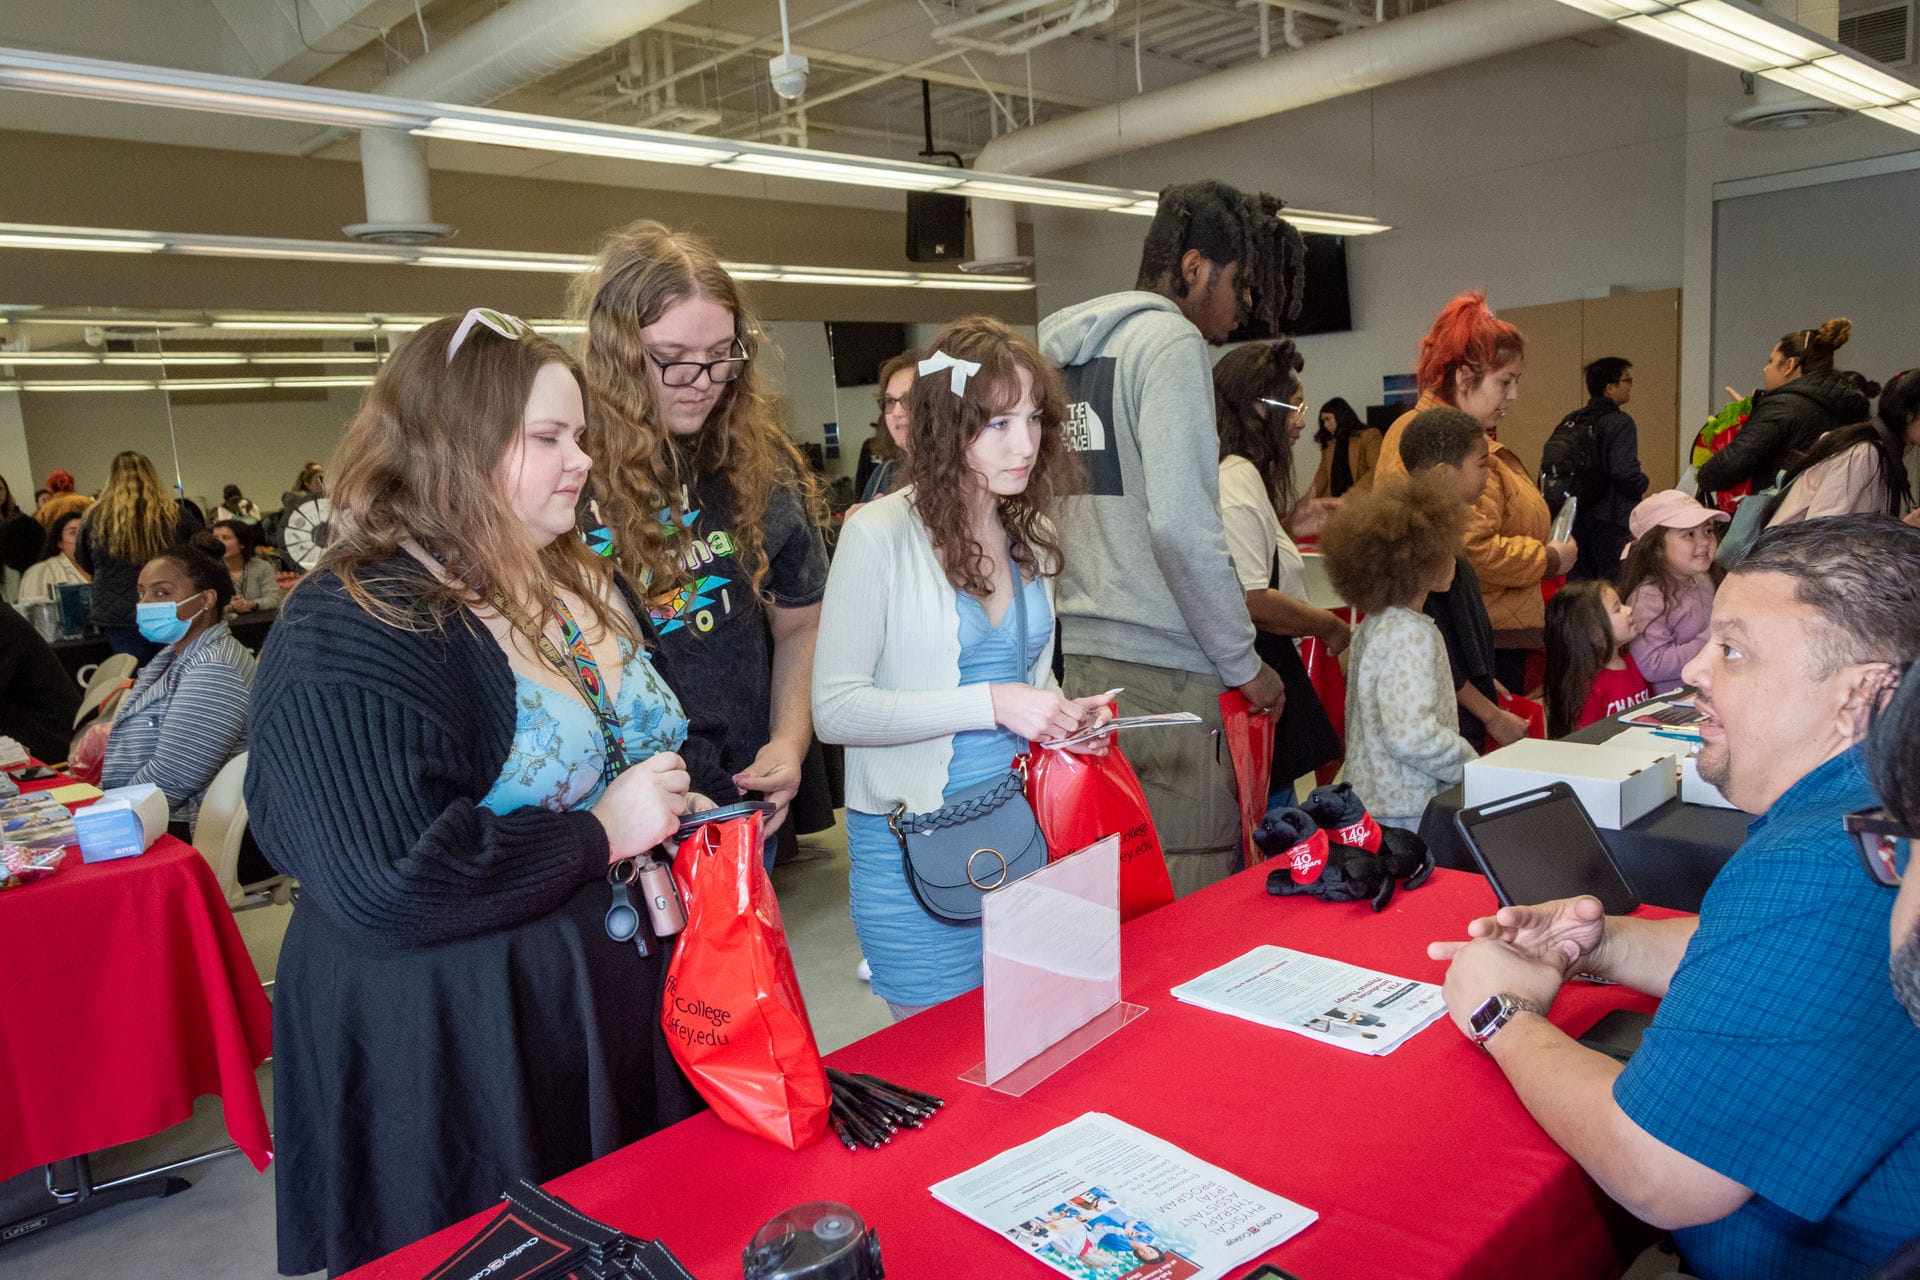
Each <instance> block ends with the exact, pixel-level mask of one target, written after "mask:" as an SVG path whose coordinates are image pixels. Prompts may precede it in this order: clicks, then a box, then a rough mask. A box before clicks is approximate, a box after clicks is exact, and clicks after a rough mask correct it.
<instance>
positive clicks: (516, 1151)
mask: <svg viewBox="0 0 1920 1280" xmlns="http://www.w3.org/2000/svg"><path fill="white" fill-rule="evenodd" d="M585 401H586V394H585V379H584V377H583V376H582V375H581V372H580V369H579V367H578V365H577V364H576V363H575V362H574V361H573V359H572V358H571V357H570V356H568V355H567V353H566V352H565V351H563V350H562V349H561V348H560V347H558V346H556V345H555V344H554V343H552V342H550V341H548V340H547V339H545V338H542V337H540V336H539V335H537V334H534V333H533V332H531V331H530V330H529V329H528V328H527V327H526V326H525V325H524V324H523V323H522V322H520V321H518V320H516V319H514V318H513V317H511V316H505V315H501V314H500V313H498V312H492V311H483V310H478V309H476V310H475V311H472V312H469V313H468V314H467V316H466V317H464V318H461V317H449V318H448V319H444V320H438V321H435V322H434V323H433V324H430V325H428V326H426V327H425V328H423V329H421V330H419V331H418V332H417V333H415V334H414V335H413V336H412V337H410V338H408V339H407V340H406V342H404V343H403V344H402V345H401V346H400V349H399V350H397V351H395V352H394V354H393V357H392V359H391V360H389V361H388V362H387V364H386V366H385V367H384V368H382V369H381V371H380V374H379V377H378V379H377V380H376V381H375V383H374V386H373V388H372V390H371V391H370V392H368V395H367V399H366V402H365V404H364V405H363V406H362V407H361V410H360V413H359V415H358V416H357V417H356V418H355V419H354V421H353V423H352V425H351V426H350V427H348V429H347V434H346V438H345V439H344V440H343V441H342V443H341V446H340V451H339V455H338V458H337V460H336V462H335V464H334V467H333V468H332V474H333V476H334V484H333V498H334V514H333V527H334V534H333V538H332V540H331V541H330V543H329V544H328V546H327V549H326V553H325V555H324V556H323V558H322V560H321V563H320V565H319V567H318V568H317V569H316V570H315V571H314V572H313V573H311V574H310V575H308V577H307V578H306V579H305V580H304V581H303V582H302V583H301V584H300V586H299V587H298V588H296V589H295V590H294V591H293V592H292V594H291V595H289V596H288V598H287V602H286V604H285V605H284V606H283V608H282V612H281V619H280V622H279V624H278V625H277V626H275V628H274V634H273V637H272V639H271V640H270V642H269V643H268V645H267V647H266V651H265V653H264V654H263V655H262V658H261V663H260V669H259V673H258V676H257V679H256V681H255V685H254V704H253V721H252V737H251V748H252V754H251V757H250V759H249V766H248V772H247V785H246V793H247V801H248V805H249V809H250V816H251V822H252V826H253V830H254V832H255V834H256V835H257V837H258V839H259V842H260V846H261V848H262V850H263V851H264V852H265V853H266V855H267V857H268V858H269V859H270V860H271V861H272V862H273V863H274V865H275V866H277V867H278V868H279V869H280V870H282V871H284V872H286V873H288V874H290V875H293V876H296V877H298V878H299V880H300V883H301V886H302V890H303V893H302V896H301V898H300V901H299V903H298V904H297V905H296V906H295V908H294V913H293V919H292V922H291V923H290V925H289V926H288V929H287V935H286V942H285V945H284V948H283V950H282V952H281V956H280V967H279V974H278V982H279V992H278V994H279V995H281V996H283V997H284V998H283V999H279V1000H277V1001H276V1011H275V1017H274V1055H275V1061H274V1068H275V1085H276V1098H275V1107H274V1111H275V1115H274V1118H275V1122H276V1123H275V1129H276V1135H275V1136H276V1142H275V1146H276V1158H275V1161H274V1167H275V1169H276V1178H277V1179H278V1204H279V1239H280V1258H279V1262H280V1270H281V1271H282V1272H283V1273H285V1274H288V1275H296V1274H301V1273H304V1272H308V1271H314V1270H318V1269H319V1268H321V1267H325V1268H327V1269H328V1270H329V1271H331V1272H333V1273H334V1274H338V1273H340V1272H342V1271H345V1270H347V1269H349V1268H351V1267H354V1266H357V1265H359V1264H361V1263H364V1262H366V1261H368V1260H370V1259H372V1258H376V1257H379V1256H380V1255H382V1254H385V1253H387V1252H389V1251H391V1250H393V1249H395V1248H397V1247H399V1246H400V1245H402V1244H405V1243H407V1242H409V1241H412V1240H415V1239H418V1238H419V1237H420V1236H422V1235H425V1234H427V1233H429V1232H432V1231H434V1230H437V1229H438V1228H440V1227H442V1226H445V1225H446V1224H447V1223H449V1222H451V1221H454V1220H456V1219H458V1218H461V1217H464V1216H466V1215H467V1214H469V1213H474V1212H477V1211H479V1210H481V1209H483V1208H486V1207H487V1206H488V1205H490V1204H492V1203H494V1202H495V1201H496V1200H497V1199H498V1197H499V1195H500V1188H502V1187H504V1186H508V1185H511V1183H512V1181H513V1179H515V1178H522V1177H524V1178H532V1179H534V1180H536V1181H542V1180H545V1179H548V1178H551V1177H554V1176H556V1175H558V1174H560V1173H564V1172H566V1171H567V1170H569V1169H571V1168H574V1167H576V1166H578V1165H580V1164H584V1163H585V1162H587V1161H589V1160H592V1159H595V1158H597V1157H599V1156H602V1155H605V1154H607V1153H608V1152H610V1151H612V1150H614V1149H615V1148H618V1147H621V1146H624V1145H626V1144H628V1143H630V1142H633V1141H635V1140H636V1139H638V1138H641V1137H643V1136H645V1135H646V1134H648V1133H651V1132H653V1131H654V1130H656V1129H659V1128H661V1127H663V1126H665V1125H669V1124H672V1123H674V1122H675V1121H678V1120H680V1119H682V1118H684V1117H685V1116H687V1115H689V1114H690V1113H691V1112H692V1111H694V1110H695V1109H696V1108H697V1106H698V1103H697V1101H696V1099H695V1097H694V1095H693V1093H692V1092H691V1090H690V1089H689V1088H688V1086H687V1084H686V1082H685V1080H684V1079H683V1078H682V1077H681V1076H680V1074H679V1072H678V1070H677V1069H676V1068H675V1066H674V1064H673V1060H672V1057H671V1055H670V1054H669V1052H668V1049H667V1045H666V1042H665V1039H664V1038H663V1036H662V1034H661V1031H660V1018H659V1008H660V999H661V981H662V977H663V972H664V956H665V954H666V947H665V946H664V945H663V944H660V943H659V942H658V941H657V940H655V939H653V938H652V935H651V932H650V930H649V929H648V926H647V923H646V920H645V917H644V915H643V916H642V918H641V921H640V924H639V928H640V931H641V932H640V934H639V938H638V940H639V942H640V943H641V944H642V945H641V946H639V947H636V946H635V945H634V943H633V941H632V937H633V935H632V933H631V932H628V931H623V930H620V929H616V928H614V927H613V926H614V921H613V920H612V919H611V918H610V917H609V909H610V907H611V906H612V905H613V903H614V902H615V901H616V899H617V896H618V894H617V893H616V890H614V889H613V888H610V882H612V881H614V880H616V879H620V880H624V879H626V876H625V875H623V874H622V872H623V871H624V870H625V868H623V867H622V866H621V865H620V864H622V863H623V862H626V861H627V860H629V859H632V858H634V857H636V856H637V855H639V854H642V853H644V852H646V851H647V850H649V849H651V848H652V847H654V846H655V845H657V844H658V843H659V842H660V841H662V840H663V839H665V838H667V837H668V836H670V835H671V834H672V832H673V831H674V829H675V827H676V825H677V824H678V822H679V819H680V817H681V815H682V814H683V813H684V812H686V811H687V810H688V809H689V808H700V807H705V806H706V805H707V804H709V803H710V802H709V801H706V800H705V799H704V798H703V797H702V796H701V795H699V794H697V793H696V792H695V791H694V788H698V789H699V790H700V791H707V792H709V793H711V792H718V793H719V794H720V795H722V796H723V797H725V798H729V799H730V798H731V797H732V788H731V786H730V784H729V783H728V782H727V779H726V776H725V774H724V773H723V772H721V770H720V769H719V767H718V760H717V753H716V752H715V751H714V750H713V749H712V746H711V744H710V743H703V742H702V741H701V740H700V739H699V738H697V737H696V738H691V739H690V738H689V737H688V724H687V719H686V716H685V715H684V713H683V712H682V709H681V704H680V701H679V699H678V698H677V697H676V696H675V694H674V691H673V689H672V687H671V685H670V684H669V683H668V681H667V678H666V673H665V672H664V671H663V670H662V669H661V666H660V660H659V656H658V655H656V654H654V653H652V652H650V651H649V643H650V641H651V639H652V630H651V627H650V626H649V625H648V622H647V617H646V613H645V610H644V608H643V607H642V605H641V604H640V601H639V598H638V597H637V596H636V595H635V594H634V593H633V591H632V589H631V588H630V587H629V586H628V584H627V583H626V582H624V581H623V580H622V579H621V578H620V577H619V576H618V574H617V573H615V572H614V570H613V567H612V566H611V565H609V564H608V563H607V562H606V561H604V560H602V559H600V558H599V557H597V556H595V555H594V554H592V553H591V552H590V551H588V550H587V549H586V547H585V546H584V545H583V544H582V543H581V541H580V538H579V535H578V533H577V531H576V528H575V510H576V506H577V504H578V503H579V500H580V493H581V490H582V488H583V486H584V485H585V483H586V478H587V475H588V473H589V470H590V468H591V467H592V465H593V463H592V460H591V459H590V458H589V457H588V456H587V455H586V454H585V453H583V452H582V451H581V448H580V442H581V440H582V438H583V437H584V436H585V434H586V411H585ZM677 753H684V756H683V755H682V754H677ZM623 937H624V938H625V939H626V940H621V939H622V938H623Z"/></svg>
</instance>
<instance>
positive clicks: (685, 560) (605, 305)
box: [574, 221, 827, 866]
mask: <svg viewBox="0 0 1920 1280" xmlns="http://www.w3.org/2000/svg"><path fill="white" fill-rule="evenodd" d="M574 310H575V313H576V314H577V315H579V316H580V317H581V318H582V319H583V320H584V321H585V323H586V327H587V333H586V337H585V339H584V345H583V346H582V348H581V357H580V359H581V365H582V367H583V368H584V369H585V371H586V376H587V383H588V386H589V387H591V388H592V391H593V395H592V416H591V418H590V421H589V423H588V432H589V436H588V445H589V448H590V450H591V452H592V453H593V455H594V457H595V458H596V459H598V460H600V462H601V465H602V467H603V468H604V474H603V475H602V476H600V477H597V478H596V480H595V482H594V487H593V494H592V497H593V500H594V502H595V503H596V504H597V509H598V512H599V514H600V517H601V518H602V519H604V521H605V525H606V526H607V530H606V531H603V534H602V536H604V533H605V532H610V534H611V553H612V554H613V555H614V556H615V557H616V558H617V559H618V561H619V563H620V564H621V566H622V567H623V568H625V569H626V571H627V572H628V573H630V574H632V575H633V576H634V577H635V578H636V579H637V580H638V581H640V582H642V583H645V584H646V585H647V590H648V592H649V594H651V596H652V597H653V600H652V615H653V622H654V625H655V626H656V627H658V628H659V631H660V644H661V647H662V648H663V649H665V650H666V651H667V653H669V654H670V655H672V657H673V660H674V663H675V666H676V667H677V668H678V669H679V671H680V672H681V674H682V677H683V680H682V683H681V685H680V693H681V696H682V697H683V698H685V699H686V700H687V709H688V711H689V712H690V713H691V714H693V716H694V717H695V719H702V718H706V719H711V720H713V721H714V722H716V723H718V724H722V725H724V726H726V740H725V761H726V767H727V769H728V771H729V772H730V773H731V774H732V776H733V781H734V784H735V785H736V786H738V787H739V788H740V789H741V790H743V791H750V792H755V793H758V794H759V795H761V796H763V797H764V798H765V799H766V800H768V801H769V802H771V803H772V804H773V805H774V806H775V810H774V814H773V816H772V817H771V818H770V819H769V821H768V823H767V831H768V839H767V860H768V865H769V866H771V865H772V858H773V851H774V847H775V841H774V835H775V833H776V832H778V831H779V829H780V828H781V826H782V824H783V823H785V821H786V817H787V811H788V807H789V805H790V804H791V803H792V801H793V797H794V794H795V793H796V792H797V791H798V790H799V788H800V767H801V763H802V761H803V759H804V758H805V756H806V754H807V750H808V748H809V746H810V745H811V743H812V741H813V724H812V718H811V713H810V712H809V710H808V707H807V688H808V683H809V680H810V678H811V674H810V673H811V672H812V669H813V649H814V637H815V635H816V634H817V632H818V631H819V627H820V597H821V595H822V594H823V593H824V592H825V591H826V586H827V551H826V543H825V541H824V540H823V539H822V537H821V532H820V527H821V525H822V524H823V523H824V521H825V516H826V508H825V505H824V503H823V501H822V500H821V495H820V492H819V486H818V483H817V481H816V478H815V476H814V474H813V472H812V470H811V469H810V468H809V467H808V465H807V462H806V460H805V458H804V457H803V456H802V455H801V453H800V451H799V449H797V448H796V447H795V446H794V443H793V441H792V440H791V439H789V438H788V437H787V434H786V433H785V432H784V431H782V430H781V429H780V423H779V420H778V413H777V410H776V406H775V403H774V401H773V398H772V397H771V396H770V395H769V394H768V393H767V392H766V391H765V390H764V388H763V385H762V381H761V375H760V373H759V371H758V370H759V366H758V364H757V363H756V357H757V356H758V354H759V350H760V344H761V342H762V341H763V335H762V334H761V331H760V326H759V324H758V323H757V321H756V320H755V319H754V317H753V314H752V313H751V312H750V311H749V310H748V308H747V305H746V301H745V298H744V297H743V296H742V294H741V292H740V287H739V284H738V283H737V282H736V281H735V280H734V278H733V276H732V275H730V274H729V273H728V272H727V269H726V267H725V266H724V265H722V263H721V261H720V259H719V256H718V255H717V254H716V253H715V252H714V249H713V247H712V246H711V245H709V244H708V243H707V242H706V241H704V240H701V239H699V238H698V237H696V236H691V235H687V234H684V233H682V232H677V231H672V230H670V229H668V228H667V227H665V226H662V225H661V224H660V223H658V222H644V221H643V222H636V223H633V224H631V225H630V226H627V227H624V228H622V229H620V230H619V231H616V232H614V233H613V234H612V235H611V236H609V237H608V238H607V240H606V242H605V243H604V244H603V245H602V246H601V249H600V255H599V260H598V261H597V263H596V264H595V266H594V269H593V270H591V271H588V272H587V273H585V274H584V275H583V276H581V277H580V280H579V282H578V285H577V286H576V290H575V294H574Z"/></svg>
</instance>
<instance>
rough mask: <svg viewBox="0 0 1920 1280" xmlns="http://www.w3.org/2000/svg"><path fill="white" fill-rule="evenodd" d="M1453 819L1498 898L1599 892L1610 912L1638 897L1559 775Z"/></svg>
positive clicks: (1628, 907) (1509, 900) (1621, 910)
mask: <svg viewBox="0 0 1920 1280" xmlns="http://www.w3.org/2000/svg"><path fill="white" fill-rule="evenodd" d="M1454 822H1455V823H1456V824H1457V825H1458V826H1459V828H1460V838H1461V839H1463V840H1465V841H1466V842H1467V848H1468V849H1469V850H1471V851H1472V853H1473V860H1474V862H1476V863H1478V864H1479V867H1480V870H1481V871H1482V872H1484V873H1485V874H1486V877H1487V883H1488V884H1491V885H1492V886H1493V892H1494V896H1495V897H1497V898H1499V899H1500V903H1501V905H1502V906H1511V905H1513V904H1514V903H1522V904H1524V903H1530V902H1551V901H1552V900H1553V899H1555V898H1572V897H1577V896H1579V895H1580V894H1583V893H1590V894H1592V895H1593V896H1594V897H1596V898H1598V899H1600V902H1601V904H1602V905H1604V906H1605V907H1606V909H1607V914H1608V915H1610V916H1618V915H1625V914H1626V913H1627V912H1629V911H1632V910H1633V909H1634V908H1635V907H1637V906H1639V905H1640V899H1639V897H1638V895H1636V894H1635V893H1634V891H1633V886H1631V885H1629V884H1628V883H1627V878H1626V877H1625V876H1624V875H1622V874H1620V867H1619V865H1618V864H1617V863H1615V862H1614V860H1613V854H1612V853H1610V852H1609V851H1608V849H1607V843H1606V841H1605V840H1602V839H1601V838H1600V832H1599V830H1598V829H1597V828H1595V827H1594V825H1593V819H1592V818H1590V817H1588V816H1587V810H1586V806H1584V805H1582V804H1581V803H1580V797H1578V796H1576V795H1574V793H1573V788H1572V787H1569V786H1568V785H1567V784H1566V783H1564V782H1554V783H1550V784H1548V785H1547V786H1545V787H1542V788H1540V789H1539V790H1537V791H1526V792H1522V793H1521V794H1519V795H1517V796H1508V797H1507V798H1506V799H1504V800H1495V801H1493V802H1492V803H1490V804H1483V805H1478V806H1476V807H1474V808H1471V809H1462V810H1461V811H1460V812H1459V813H1458V814H1457V815H1455V817H1454Z"/></svg>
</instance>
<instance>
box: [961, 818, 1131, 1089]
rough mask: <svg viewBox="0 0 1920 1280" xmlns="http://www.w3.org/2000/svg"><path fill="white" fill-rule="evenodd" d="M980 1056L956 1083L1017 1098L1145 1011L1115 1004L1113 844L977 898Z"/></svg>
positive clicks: (1116, 873) (1116, 854)
mask: <svg viewBox="0 0 1920 1280" xmlns="http://www.w3.org/2000/svg"><path fill="white" fill-rule="evenodd" d="M981 931H982V938H981V944H982V949H983V951H984V955H985V964H984V966H983V968H984V980H983V982H982V988H983V989H982V993H981V994H982V1004H983V1005H984V1008H985V1013H986V1019H985V1021H986V1049H987V1059H986V1061H985V1062H982V1063H981V1064H980V1065H979V1066H977V1067H975V1068H973V1070H971V1071H968V1072H967V1073H966V1074H964V1075H962V1076H961V1077H960V1078H961V1079H962V1080H964V1081H966V1082H967V1083H969V1084H977V1085H982V1086H984V1087H986V1088H989V1089H993V1090H995V1091H997V1092H999V1093H1005V1094H1010V1095H1012V1096H1013V1097H1016V1098H1017V1097H1019V1096H1020V1095H1022V1094H1024V1093H1026V1092H1027V1091H1028V1090H1029V1089H1032V1088H1033V1087H1034V1086H1035V1085H1037V1084H1039V1083H1040V1082H1041V1081H1042V1080H1045V1079H1046V1078H1047V1077H1048V1076H1050V1075H1052V1074H1053V1073H1054V1072H1056V1071H1058V1070H1060V1068H1062V1067H1064V1066H1066V1065H1067V1064H1068V1063H1069V1062H1072V1061H1073V1060H1074V1059H1075V1058H1077V1057H1079V1056H1080V1055H1081V1054H1083V1053H1085V1052H1086V1051H1087V1050H1089V1049H1091V1048H1093V1046H1095V1045H1097V1044H1099V1043H1100V1042H1101V1041H1102V1040H1105V1039H1106V1038H1107V1037H1108V1036H1110V1035H1112V1034H1113V1033H1114V1032H1116V1031H1118V1030H1119V1029H1120V1028H1122V1027H1124V1026H1126V1025H1127V1024H1128V1023H1129V1022H1132V1021H1133V1020H1134V1019H1135V1018H1137V1017H1139V1016H1140V1015H1141V1014H1143V1013H1145V1012H1146V1011H1147V1010H1146V1007H1145V1006H1144V1005H1137V1004H1129V1003H1127V1002H1126V1001H1124V1000H1122V999H1121V998H1120V840H1119V837H1118V836H1108V837H1107V838H1106V839H1104V840H1101V841H1100V842H1098V843H1097V844H1093V845H1090V846H1088V847H1087V848H1085V849H1082V850H1080V852H1078V853H1075V854H1071V855H1069V856H1067V857H1065V858H1062V859H1060V860H1059V861H1057V862H1052V863H1049V864H1048V865H1047V866H1045V867H1043V868H1041V869H1040V870H1039V871H1036V872H1034V873H1033V874H1032V875H1029V876H1026V877H1024V878H1022V879H1020V880H1016V881H1015V882H1014V883H1012V884H1010V885H1007V886H1006V887H1005V888H1001V889H996V890H994V891H993V892H992V893H989V894H987V895H986V899H985V903H984V913H983V915H982V917H981Z"/></svg>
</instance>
